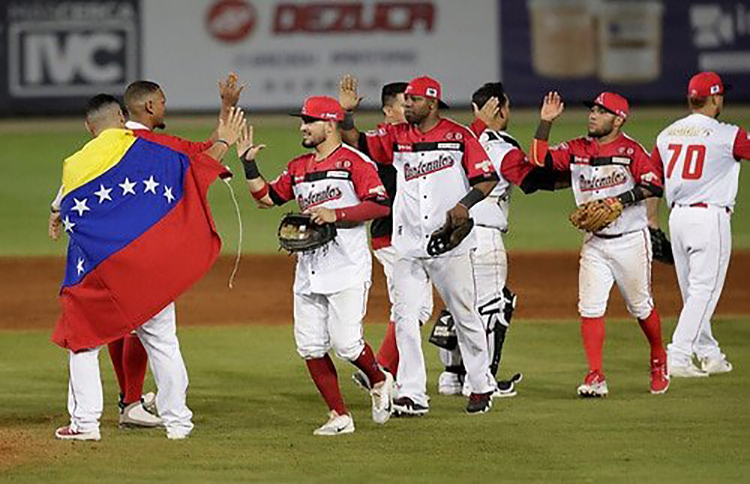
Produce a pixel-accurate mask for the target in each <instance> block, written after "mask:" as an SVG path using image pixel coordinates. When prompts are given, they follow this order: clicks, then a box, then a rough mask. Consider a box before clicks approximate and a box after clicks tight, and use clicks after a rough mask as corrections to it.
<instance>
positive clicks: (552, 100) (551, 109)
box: [539, 91, 565, 123]
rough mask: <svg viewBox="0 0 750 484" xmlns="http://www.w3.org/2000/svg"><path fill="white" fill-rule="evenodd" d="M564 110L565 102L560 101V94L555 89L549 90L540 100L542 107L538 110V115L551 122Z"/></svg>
mask: <svg viewBox="0 0 750 484" xmlns="http://www.w3.org/2000/svg"><path fill="white" fill-rule="evenodd" d="M564 110H565V103H564V102H563V101H562V98H561V97H560V94H559V93H558V92H557V91H550V92H548V93H547V95H546V96H544V101H543V102H542V109H541V110H540V112H539V117H540V118H541V119H542V121H548V122H550V123H551V122H552V121H554V120H555V119H557V117H558V116H560V115H561V114H562V113H563V111H564Z"/></svg>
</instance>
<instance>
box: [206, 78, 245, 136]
mask: <svg viewBox="0 0 750 484" xmlns="http://www.w3.org/2000/svg"><path fill="white" fill-rule="evenodd" d="M238 81H239V76H237V73H236V72H230V73H229V75H228V76H227V78H226V79H225V80H223V81H222V80H220V81H218V84H219V97H220V98H221V109H220V111H219V121H221V120H224V121H226V120H227V118H228V117H229V111H230V109H231V108H233V107H235V106H237V103H238V102H239V100H240V94H242V90H243V89H245V84H239V82H238ZM218 129H219V128H218V125H217V127H216V129H215V130H214V132H213V134H212V135H211V138H210V139H211V140H217V139H222V138H221V137H220V136H219V135H218Z"/></svg>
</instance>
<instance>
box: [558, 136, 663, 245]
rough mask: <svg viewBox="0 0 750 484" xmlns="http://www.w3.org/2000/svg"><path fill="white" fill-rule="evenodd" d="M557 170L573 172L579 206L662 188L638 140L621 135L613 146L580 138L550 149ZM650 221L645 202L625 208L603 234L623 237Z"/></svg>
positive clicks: (574, 187) (572, 180)
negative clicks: (640, 187) (646, 186)
mask: <svg viewBox="0 0 750 484" xmlns="http://www.w3.org/2000/svg"><path fill="white" fill-rule="evenodd" d="M549 154H550V155H551V156H552V162H553V167H554V169H555V170H561V171H564V170H570V172H571V182H572V185H571V186H572V188H573V193H574V195H575V200H576V205H578V206H580V205H582V204H584V203H586V202H590V201H592V200H599V199H602V198H609V197H614V196H617V195H619V194H621V193H624V192H627V191H628V190H630V189H632V188H633V187H634V186H635V185H636V184H639V183H642V182H647V183H650V184H651V185H661V182H660V177H659V176H658V169H657V168H655V167H654V166H653V163H652V162H651V159H650V157H649V155H648V153H647V152H646V150H644V149H643V146H641V145H640V144H639V143H638V142H637V141H635V140H634V139H632V138H630V137H628V136H626V135H624V134H621V135H620V136H619V137H618V138H617V139H615V140H614V141H612V142H610V143H606V144H600V143H598V142H597V141H596V140H595V139H592V138H589V137H586V138H578V139H574V140H571V141H568V142H565V143H561V144H559V145H557V146H555V147H550V150H549ZM647 223H648V218H647V214H646V202H645V200H643V201H640V202H638V203H634V204H632V205H629V206H627V207H625V210H623V212H622V215H620V217H618V218H617V220H615V221H614V222H613V223H612V224H610V225H609V226H608V227H606V228H605V229H604V230H602V231H600V232H598V233H599V234H601V235H610V236H612V235H620V234H625V233H630V232H635V231H637V230H642V229H645V228H646V225H647Z"/></svg>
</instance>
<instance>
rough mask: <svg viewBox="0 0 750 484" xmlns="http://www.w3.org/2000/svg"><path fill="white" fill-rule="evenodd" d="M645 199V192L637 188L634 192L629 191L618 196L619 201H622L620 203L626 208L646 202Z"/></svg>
mask: <svg viewBox="0 0 750 484" xmlns="http://www.w3.org/2000/svg"><path fill="white" fill-rule="evenodd" d="M645 198H646V196H645V194H644V193H643V190H641V189H640V188H638V187H635V188H633V189H632V190H628V191H627V192H625V193H621V194H619V195H617V199H618V200H620V202H621V203H622V204H623V205H625V206H627V205H632V204H634V203H636V202H640V201H641V200H644V199H645Z"/></svg>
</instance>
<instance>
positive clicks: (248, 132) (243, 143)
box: [237, 123, 266, 161]
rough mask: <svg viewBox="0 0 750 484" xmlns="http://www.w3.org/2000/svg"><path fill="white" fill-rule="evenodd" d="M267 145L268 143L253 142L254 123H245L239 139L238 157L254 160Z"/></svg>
mask: <svg viewBox="0 0 750 484" xmlns="http://www.w3.org/2000/svg"><path fill="white" fill-rule="evenodd" d="M265 147H266V145H256V144H253V125H252V124H247V123H245V126H244V127H243V129H242V130H241V131H240V137H239V138H238V139H237V157H238V158H239V159H241V160H243V159H244V160H246V161H251V160H254V159H255V157H256V156H258V153H260V150H262V149H263V148H265Z"/></svg>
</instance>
